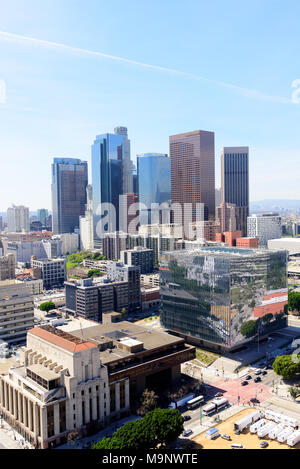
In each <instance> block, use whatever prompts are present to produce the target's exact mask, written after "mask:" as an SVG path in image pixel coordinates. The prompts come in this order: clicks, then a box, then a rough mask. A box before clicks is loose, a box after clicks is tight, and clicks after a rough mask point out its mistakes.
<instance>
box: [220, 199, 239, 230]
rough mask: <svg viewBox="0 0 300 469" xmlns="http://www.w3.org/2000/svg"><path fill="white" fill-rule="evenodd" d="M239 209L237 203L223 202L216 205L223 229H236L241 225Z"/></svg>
mask: <svg viewBox="0 0 300 469" xmlns="http://www.w3.org/2000/svg"><path fill="white" fill-rule="evenodd" d="M238 216H239V211H238V209H237V207H236V205H235V204H228V203H227V202H222V203H221V204H220V205H218V206H217V207H216V219H217V220H218V221H219V223H220V225H221V231H222V232H224V231H236V230H237V226H238V225H239V218H238Z"/></svg>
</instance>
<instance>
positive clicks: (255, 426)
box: [250, 419, 267, 433]
mask: <svg viewBox="0 0 300 469" xmlns="http://www.w3.org/2000/svg"><path fill="white" fill-rule="evenodd" d="M266 423H267V421H266V419H260V420H258V421H257V422H255V423H253V424H252V425H251V427H250V433H256V432H257V430H258V429H259V428H260V427H263V426H264V425H265V424H266Z"/></svg>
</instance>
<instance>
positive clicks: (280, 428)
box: [269, 423, 284, 440]
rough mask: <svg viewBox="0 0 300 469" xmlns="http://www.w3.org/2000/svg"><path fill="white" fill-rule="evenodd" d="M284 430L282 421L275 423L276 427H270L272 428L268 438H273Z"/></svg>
mask: <svg viewBox="0 0 300 469" xmlns="http://www.w3.org/2000/svg"><path fill="white" fill-rule="evenodd" d="M283 430H284V425H283V423H280V424H279V425H276V427H274V428H272V430H271V431H270V432H269V438H270V440H275V438H277V436H278V435H279V434H280V433H281V432H282V431H283Z"/></svg>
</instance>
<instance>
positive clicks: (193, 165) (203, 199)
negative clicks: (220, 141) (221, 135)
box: [170, 130, 215, 222]
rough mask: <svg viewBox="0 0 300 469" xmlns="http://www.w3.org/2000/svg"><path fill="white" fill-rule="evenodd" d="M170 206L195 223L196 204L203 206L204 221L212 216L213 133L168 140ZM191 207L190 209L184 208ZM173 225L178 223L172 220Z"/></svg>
mask: <svg viewBox="0 0 300 469" xmlns="http://www.w3.org/2000/svg"><path fill="white" fill-rule="evenodd" d="M170 157H171V175H172V203H179V204H181V207H182V214H183V216H187V215H189V217H190V221H192V222H194V221H196V214H197V208H196V207H197V205H196V204H201V203H203V204H204V218H205V220H208V219H213V218H214V216H215V134H214V132H207V131H204V130H196V131H195V132H187V133H184V134H178V135H172V136H171V137H170ZM184 204H191V207H190V208H188V207H187V206H185V207H184ZM174 221H176V222H178V221H180V220H174Z"/></svg>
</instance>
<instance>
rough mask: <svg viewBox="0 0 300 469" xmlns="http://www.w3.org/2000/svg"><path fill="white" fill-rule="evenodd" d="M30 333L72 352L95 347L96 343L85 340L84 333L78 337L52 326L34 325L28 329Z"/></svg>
mask: <svg viewBox="0 0 300 469" xmlns="http://www.w3.org/2000/svg"><path fill="white" fill-rule="evenodd" d="M28 334H32V335H35V336H37V337H40V338H41V339H44V340H46V341H48V342H50V343H52V344H54V345H57V346H58V347H60V348H63V349H65V350H68V351H69V352H72V353H76V352H81V351H82V350H86V349H89V348H95V343H92V342H89V341H87V340H84V338H83V335H82V334H81V335H80V336H77V337H76V336H74V335H72V334H69V333H68V332H65V331H62V330H60V329H57V328H55V327H52V326H41V327H34V328H33V329H30V330H29V331H28Z"/></svg>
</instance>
